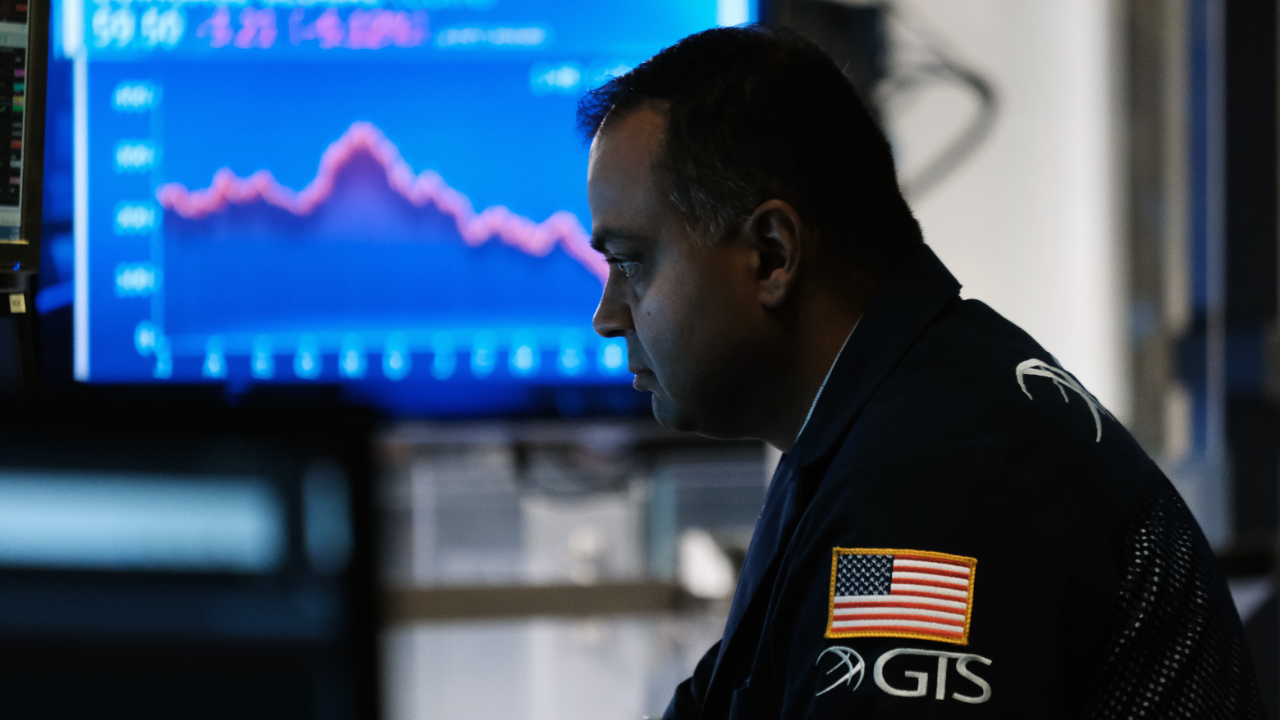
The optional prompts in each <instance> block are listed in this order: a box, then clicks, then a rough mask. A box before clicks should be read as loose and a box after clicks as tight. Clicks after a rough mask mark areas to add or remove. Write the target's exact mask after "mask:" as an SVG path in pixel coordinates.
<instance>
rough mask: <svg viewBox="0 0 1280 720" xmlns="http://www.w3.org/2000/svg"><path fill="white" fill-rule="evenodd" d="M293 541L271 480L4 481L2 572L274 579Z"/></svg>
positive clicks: (37, 476)
mask: <svg viewBox="0 0 1280 720" xmlns="http://www.w3.org/2000/svg"><path fill="white" fill-rule="evenodd" d="M286 537H287V533H286V528H285V513H284V506H283V504H282V502H281V499H280V497H279V495H278V493H277V492H276V490H275V488H274V486H273V485H272V484H271V483H270V482H269V481H267V480H265V479H262V478H254V477H191V478H186V477H183V478H178V477H171V476H151V475H133V474H88V473H85V474H78V473H52V472H21V471H0V565H8V566H18V567H50V568H80V569H93V570H170V571H186V572H239V573H268V572H272V571H274V570H275V569H276V568H277V567H278V566H279V565H280V563H281V561H282V560H283V559H284V555H285V551H286Z"/></svg>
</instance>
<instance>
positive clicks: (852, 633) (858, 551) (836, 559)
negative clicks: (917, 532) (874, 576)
mask: <svg viewBox="0 0 1280 720" xmlns="http://www.w3.org/2000/svg"><path fill="white" fill-rule="evenodd" d="M841 555H893V556H898V555H911V556H915V557H919V558H936V559H938V560H949V561H951V562H954V563H959V564H961V565H966V566H968V568H969V587H968V597H967V599H966V602H965V610H964V633H963V634H962V635H961V637H959V638H955V637H946V636H943V635H942V634H941V633H929V632H927V631H924V632H912V631H910V630H906V629H903V630H901V631H896V630H883V629H881V630H836V629H835V628H834V623H835V617H836V573H837V572H838V568H839V564H840V556H841ZM977 575H978V560H977V558H971V557H965V556H963V555H949V554H947V553H940V552H931V551H929V550H895V549H889V548H841V547H838V548H832V552H831V591H830V594H829V595H828V599H827V632H826V637H829V638H851V637H901V638H913V639H916V640H933V641H936V642H945V643H952V644H954V645H968V644H969V623H970V620H971V619H972V617H973V589H974V584H975V582H976V579H977Z"/></svg>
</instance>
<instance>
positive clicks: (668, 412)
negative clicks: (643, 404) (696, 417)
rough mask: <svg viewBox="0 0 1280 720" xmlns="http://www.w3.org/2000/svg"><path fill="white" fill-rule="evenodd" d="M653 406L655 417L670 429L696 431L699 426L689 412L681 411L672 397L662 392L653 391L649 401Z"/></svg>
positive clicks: (659, 422) (660, 423)
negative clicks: (672, 400)
mask: <svg viewBox="0 0 1280 720" xmlns="http://www.w3.org/2000/svg"><path fill="white" fill-rule="evenodd" d="M649 403H650V405H651V406H652V407H653V417H654V419H655V420H657V421H658V424H659V425H661V426H662V427H664V428H666V429H668V430H675V431H677V432H696V431H697V426H696V424H695V423H694V422H693V419H692V418H690V417H689V416H688V415H687V414H685V413H683V412H681V411H680V408H678V407H677V406H676V404H675V403H673V402H671V398H669V397H666V396H664V395H662V394H660V393H656V392H655V393H653V396H652V397H651V398H650V401H649Z"/></svg>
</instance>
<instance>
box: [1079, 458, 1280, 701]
mask: <svg viewBox="0 0 1280 720" xmlns="http://www.w3.org/2000/svg"><path fill="white" fill-rule="evenodd" d="M1153 485H1154V487H1152V488H1151V489H1150V490H1148V491H1147V493H1146V496H1145V497H1144V498H1143V500H1142V502H1141V503H1139V506H1138V509H1137V511H1136V512H1135V513H1134V518H1133V520H1132V521H1131V522H1130V525H1129V527H1128V530H1127V531H1126V534H1125V537H1124V538H1123V543H1122V545H1121V547H1120V548H1119V553H1120V555H1119V558H1120V561H1121V567H1120V575H1121V576H1120V598H1119V603H1118V616H1117V618H1116V626H1115V628H1114V630H1113V633H1112V636H1111V640H1110V643H1109V646H1108V648H1107V659H1106V662H1105V663H1104V664H1103V667H1102V672H1101V673H1100V674H1099V681H1098V686H1097V689H1096V692H1095V694H1094V696H1093V698H1092V701H1091V702H1090V704H1089V709H1088V710H1087V711H1086V712H1085V714H1084V717H1087V718H1099V719H1107V720H1110V719H1111V718H1117V719H1119V718H1125V719H1128V718H1196V719H1197V720H1199V719H1201V718H1232V719H1233V720H1234V719H1236V718H1261V717H1263V715H1262V709H1261V702H1260V699H1259V697H1258V690H1257V685H1256V683H1255V680H1254V675H1253V667H1252V663H1251V662H1250V660H1249V656H1248V649H1247V648H1246V647H1245V644H1244V636H1243V630H1242V628H1241V626H1240V619H1239V616H1238V615H1237V614H1236V609H1235V605H1234V604H1233V603H1232V600H1231V595H1230V593H1229V592H1228V591H1227V587H1226V583H1225V582H1224V581H1223V580H1222V577H1221V574H1220V572H1219V571H1218V567H1217V563H1216V561H1215V560H1214V558H1213V552H1212V551H1211V550H1210V549H1209V545H1208V543H1207V542H1206V541H1205V539H1204V535H1203V534H1202V533H1201V532H1200V529H1199V527H1198V526H1197V525H1196V523H1195V520H1194V519H1193V518H1192V516H1191V513H1190V511H1189V510H1188V509H1187V506H1186V505H1185V504H1184V503H1183V502H1182V498H1180V497H1179V496H1178V494H1177V491H1176V490H1174V488H1173V486H1172V485H1171V484H1170V483H1169V482H1168V481H1167V480H1165V479H1164V478H1160V479H1159V480H1157V481H1156V482H1155V483H1153Z"/></svg>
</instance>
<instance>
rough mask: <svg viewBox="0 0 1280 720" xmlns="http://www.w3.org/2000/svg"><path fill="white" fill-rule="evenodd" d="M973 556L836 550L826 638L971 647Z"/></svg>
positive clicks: (896, 551)
mask: <svg viewBox="0 0 1280 720" xmlns="http://www.w3.org/2000/svg"><path fill="white" fill-rule="evenodd" d="M977 564H978V561H977V560H976V559H974V558H971V557H963V556H960V555H947V554H945V553H936V552H926V551H922V550H884V549H876V550H870V549H864V548H835V550H834V551H833V555H832V558H831V604H830V610H829V613H828V615H827V637H829V638H847V637H905V638H918V639H921V640H938V641H940V642H947V643H955V644H957V645H968V644H969V616H970V614H971V613H972V612H973V575H974V570H975V567H976V566H977Z"/></svg>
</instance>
